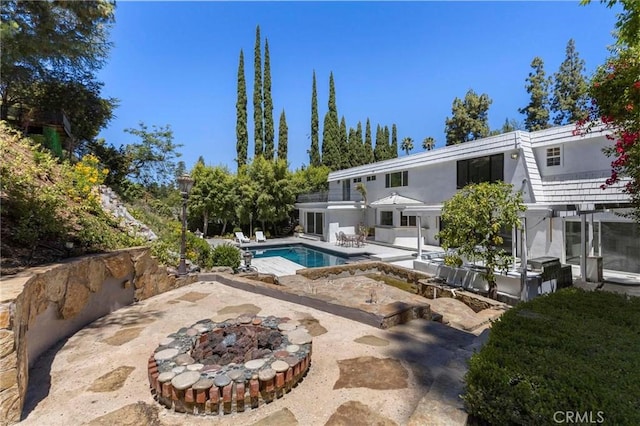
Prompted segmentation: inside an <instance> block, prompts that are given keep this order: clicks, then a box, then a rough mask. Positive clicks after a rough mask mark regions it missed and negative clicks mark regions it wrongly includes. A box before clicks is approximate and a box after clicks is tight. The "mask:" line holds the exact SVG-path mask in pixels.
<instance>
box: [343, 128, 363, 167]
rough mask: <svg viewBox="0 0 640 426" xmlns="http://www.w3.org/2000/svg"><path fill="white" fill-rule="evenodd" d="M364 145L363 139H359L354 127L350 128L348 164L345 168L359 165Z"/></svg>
mask: <svg viewBox="0 0 640 426" xmlns="http://www.w3.org/2000/svg"><path fill="white" fill-rule="evenodd" d="M361 146H362V140H358V134H357V133H356V129H354V128H353V127H350V128H349V136H348V138H347V151H348V152H347V155H345V157H347V160H348V165H347V166H346V167H345V168H349V167H356V166H359V165H360V163H359V160H360V158H359V157H360V155H359V154H360V147H361Z"/></svg>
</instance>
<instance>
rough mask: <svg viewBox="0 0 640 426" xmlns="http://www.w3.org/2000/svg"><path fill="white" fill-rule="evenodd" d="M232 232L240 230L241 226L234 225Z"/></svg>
mask: <svg viewBox="0 0 640 426" xmlns="http://www.w3.org/2000/svg"><path fill="white" fill-rule="evenodd" d="M233 232H242V228H240V227H238V226H235V227H234V228H233Z"/></svg>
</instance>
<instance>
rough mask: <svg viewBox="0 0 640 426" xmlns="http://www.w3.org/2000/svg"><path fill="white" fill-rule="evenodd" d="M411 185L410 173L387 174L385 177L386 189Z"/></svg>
mask: <svg viewBox="0 0 640 426" xmlns="http://www.w3.org/2000/svg"><path fill="white" fill-rule="evenodd" d="M408 185H409V172H408V171H406V170H405V171H404V172H395V173H387V174H386V175H385V182H384V186H385V188H394V187H396V186H408Z"/></svg>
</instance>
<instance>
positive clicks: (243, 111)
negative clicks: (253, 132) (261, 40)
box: [236, 49, 249, 169]
mask: <svg viewBox="0 0 640 426" xmlns="http://www.w3.org/2000/svg"><path fill="white" fill-rule="evenodd" d="M248 149H249V132H248V131H247V83H246V81H245V78H244V53H243V52H242V49H240V60H239V63H238V100H237V101H236V155H237V158H236V162H237V164H238V169H240V168H241V167H242V166H244V165H245V164H247V154H248V153H247V150H248Z"/></svg>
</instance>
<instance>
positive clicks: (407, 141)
mask: <svg viewBox="0 0 640 426" xmlns="http://www.w3.org/2000/svg"><path fill="white" fill-rule="evenodd" d="M400 148H401V149H402V150H404V152H406V153H407V155H409V151H411V150H412V149H413V139H411V138H410V137H408V136H407V137H406V138H404V139H402V145H400Z"/></svg>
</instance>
